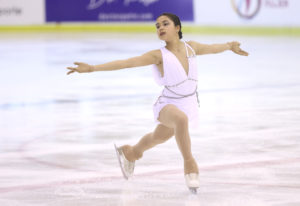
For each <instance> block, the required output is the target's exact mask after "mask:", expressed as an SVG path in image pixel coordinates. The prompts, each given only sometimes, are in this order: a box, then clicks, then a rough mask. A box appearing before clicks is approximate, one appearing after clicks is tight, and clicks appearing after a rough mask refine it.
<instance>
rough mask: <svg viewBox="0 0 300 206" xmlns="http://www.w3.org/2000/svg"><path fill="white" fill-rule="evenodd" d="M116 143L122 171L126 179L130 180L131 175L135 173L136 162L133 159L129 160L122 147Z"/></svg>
mask: <svg viewBox="0 0 300 206" xmlns="http://www.w3.org/2000/svg"><path fill="white" fill-rule="evenodd" d="M114 145H115V149H116V153H117V157H118V160H119V164H120V167H121V171H122V174H123V176H124V178H125V179H126V180H128V178H129V177H131V176H132V175H133V171H134V163H135V162H131V161H128V160H127V159H126V157H125V155H124V153H123V151H122V149H121V148H118V147H117V146H116V144H114Z"/></svg>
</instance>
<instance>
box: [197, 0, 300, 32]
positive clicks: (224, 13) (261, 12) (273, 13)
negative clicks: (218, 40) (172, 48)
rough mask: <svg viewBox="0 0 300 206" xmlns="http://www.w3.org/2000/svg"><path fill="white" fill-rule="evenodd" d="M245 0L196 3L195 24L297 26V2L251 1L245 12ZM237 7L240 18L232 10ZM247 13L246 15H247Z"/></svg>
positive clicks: (299, 22)
mask: <svg viewBox="0 0 300 206" xmlns="http://www.w3.org/2000/svg"><path fill="white" fill-rule="evenodd" d="M246 2H247V1H246V0H226V1H219V0H210V1H206V0H195V1H194V11H195V23H196V24H199V25H207V26H276V27H281V26H283V27H284V26H300V12H299V9H300V1H299V0H260V2H261V3H260V6H259V3H258V2H259V0H253V1H249V2H250V3H249V5H248V10H247V3H246ZM234 7H236V8H237V7H238V8H239V11H240V12H241V13H242V14H243V15H249V16H251V15H252V14H253V13H254V11H255V10H256V9H257V7H259V9H258V12H257V14H256V15H254V16H253V17H252V18H250V19H247V18H243V17H241V16H240V15H239V14H238V13H237V12H236V11H235V9H234ZM247 11H248V12H247Z"/></svg>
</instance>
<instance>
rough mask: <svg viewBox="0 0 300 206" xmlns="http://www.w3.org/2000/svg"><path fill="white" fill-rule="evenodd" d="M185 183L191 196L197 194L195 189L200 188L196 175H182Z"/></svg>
mask: <svg viewBox="0 0 300 206" xmlns="http://www.w3.org/2000/svg"><path fill="white" fill-rule="evenodd" d="M184 177H185V183H186V185H187V187H188V188H189V189H190V191H191V192H192V193H193V194H197V189H198V188H199V187H200V180H199V175H198V174H197V173H189V174H186V175H184Z"/></svg>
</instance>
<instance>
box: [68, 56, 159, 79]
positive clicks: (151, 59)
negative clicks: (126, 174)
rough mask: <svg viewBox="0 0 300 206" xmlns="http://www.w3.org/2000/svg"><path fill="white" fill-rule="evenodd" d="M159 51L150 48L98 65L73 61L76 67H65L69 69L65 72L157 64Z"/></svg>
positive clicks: (109, 69)
mask: <svg viewBox="0 0 300 206" xmlns="http://www.w3.org/2000/svg"><path fill="white" fill-rule="evenodd" d="M159 52H160V50H152V51H149V52H147V53H145V54H143V55H141V56H136V57H132V58H129V59H124V60H116V61H112V62H108V63H105V64H99V65H89V64H86V63H83V62H74V64H75V65H77V67H67V69H69V70H71V71H69V72H68V73H67V75H68V74H71V73H73V72H78V73H85V72H94V71H112V70H118V69H125V68H132V67H139V66H146V65H150V64H159V63H160V61H161V57H160V56H159Z"/></svg>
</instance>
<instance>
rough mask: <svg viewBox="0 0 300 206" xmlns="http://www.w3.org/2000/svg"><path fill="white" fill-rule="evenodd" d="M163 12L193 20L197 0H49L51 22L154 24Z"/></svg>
mask: <svg viewBox="0 0 300 206" xmlns="http://www.w3.org/2000/svg"><path fill="white" fill-rule="evenodd" d="M0 1H1V0H0ZM163 12H171V13H174V14H176V15H177V16H179V18H180V19H181V20H183V21H193V20H194V13H193V0H76V1H74V0H46V21H47V22H95V21H96V22H99V21H100V22H114V21H116V22H123V21H126V22H128V21H129V22H130V21H131V22H132V21H137V22H139V21H153V20H155V19H156V17H157V16H158V15H159V14H161V13H163Z"/></svg>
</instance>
